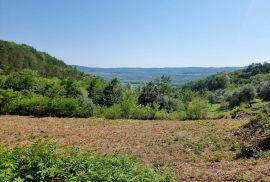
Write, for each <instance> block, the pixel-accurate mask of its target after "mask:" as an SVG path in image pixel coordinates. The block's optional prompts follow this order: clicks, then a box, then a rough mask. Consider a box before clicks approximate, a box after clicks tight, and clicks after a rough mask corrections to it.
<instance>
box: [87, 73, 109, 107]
mask: <svg viewBox="0 0 270 182" xmlns="http://www.w3.org/2000/svg"><path fill="white" fill-rule="evenodd" d="M105 87H106V82H105V80H103V79H102V78H100V77H94V78H93V79H92V80H91V81H90V83H89V86H88V88H87V91H88V96H89V98H91V99H92V100H93V102H94V103H95V104H98V105H104V100H105V98H104V90H105Z"/></svg>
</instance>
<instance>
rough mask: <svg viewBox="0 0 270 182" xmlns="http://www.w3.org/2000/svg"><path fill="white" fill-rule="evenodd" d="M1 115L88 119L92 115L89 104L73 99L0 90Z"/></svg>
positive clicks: (91, 108) (91, 106)
mask: <svg viewBox="0 0 270 182" xmlns="http://www.w3.org/2000/svg"><path fill="white" fill-rule="evenodd" d="M0 106H1V113H2V114H18V115H33V116H50V115H52V116H60V117H89V116H92V115H93V105H92V103H91V102H89V103H87V102H86V101H84V102H81V101H79V100H78V99H75V98H53V99H49V98H48V97H45V96H42V95H38V94H33V93H22V92H17V91H13V90H3V89H0Z"/></svg>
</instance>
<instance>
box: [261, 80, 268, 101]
mask: <svg viewBox="0 0 270 182" xmlns="http://www.w3.org/2000/svg"><path fill="white" fill-rule="evenodd" d="M258 96H259V97H260V98H262V99H263V100H265V101H270V82H267V83H265V84H264V85H263V86H262V88H261V89H260V92H259V94H258Z"/></svg>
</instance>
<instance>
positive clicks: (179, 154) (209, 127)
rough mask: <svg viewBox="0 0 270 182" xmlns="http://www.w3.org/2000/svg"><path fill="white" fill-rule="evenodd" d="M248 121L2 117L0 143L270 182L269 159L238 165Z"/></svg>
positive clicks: (194, 176)
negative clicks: (50, 146) (241, 132)
mask: <svg viewBox="0 0 270 182" xmlns="http://www.w3.org/2000/svg"><path fill="white" fill-rule="evenodd" d="M245 122H246V121H244V120H241V121H240V120H216V121H211V120H205V121H133V120H114V121H110V120H105V119H77V118H76V119H72V118H50V117H47V118H34V117H21V116H0V142H1V143H5V144H7V145H11V146H16V145H23V144H27V143H29V141H30V140H29V139H30V138H31V137H33V136H34V135H42V136H43V137H46V138H49V139H56V140H57V141H58V142H59V143H61V144H64V145H69V146H77V147H83V148H89V149H94V150H96V151H97V152H99V153H113V152H118V153H121V154H129V155H135V156H138V157H139V159H140V160H141V161H142V162H143V163H145V164H150V165H153V166H155V167H169V168H171V169H172V170H173V171H174V172H175V176H176V178H177V180H179V181H241V180H246V181H259V180H264V181H270V159H269V158H263V159H258V160H254V159H243V160H234V159H233V157H234V156H235V155H236V152H235V151H234V150H233V146H234V145H236V143H234V142H235V140H234V136H233V135H232V134H231V133H232V132H231V131H232V130H233V129H235V128H237V127H239V126H240V125H242V124H244V123H245Z"/></svg>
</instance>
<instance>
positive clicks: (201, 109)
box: [187, 99, 209, 119]
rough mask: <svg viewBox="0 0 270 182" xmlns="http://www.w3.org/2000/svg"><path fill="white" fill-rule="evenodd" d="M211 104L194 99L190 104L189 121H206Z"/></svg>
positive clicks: (188, 108) (188, 107)
mask: <svg viewBox="0 0 270 182" xmlns="http://www.w3.org/2000/svg"><path fill="white" fill-rule="evenodd" d="M208 112H209V103H208V101H206V100H201V99H194V100H193V101H191V102H189V103H188V106H187V119H205V118H206V117H207V116H208Z"/></svg>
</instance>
